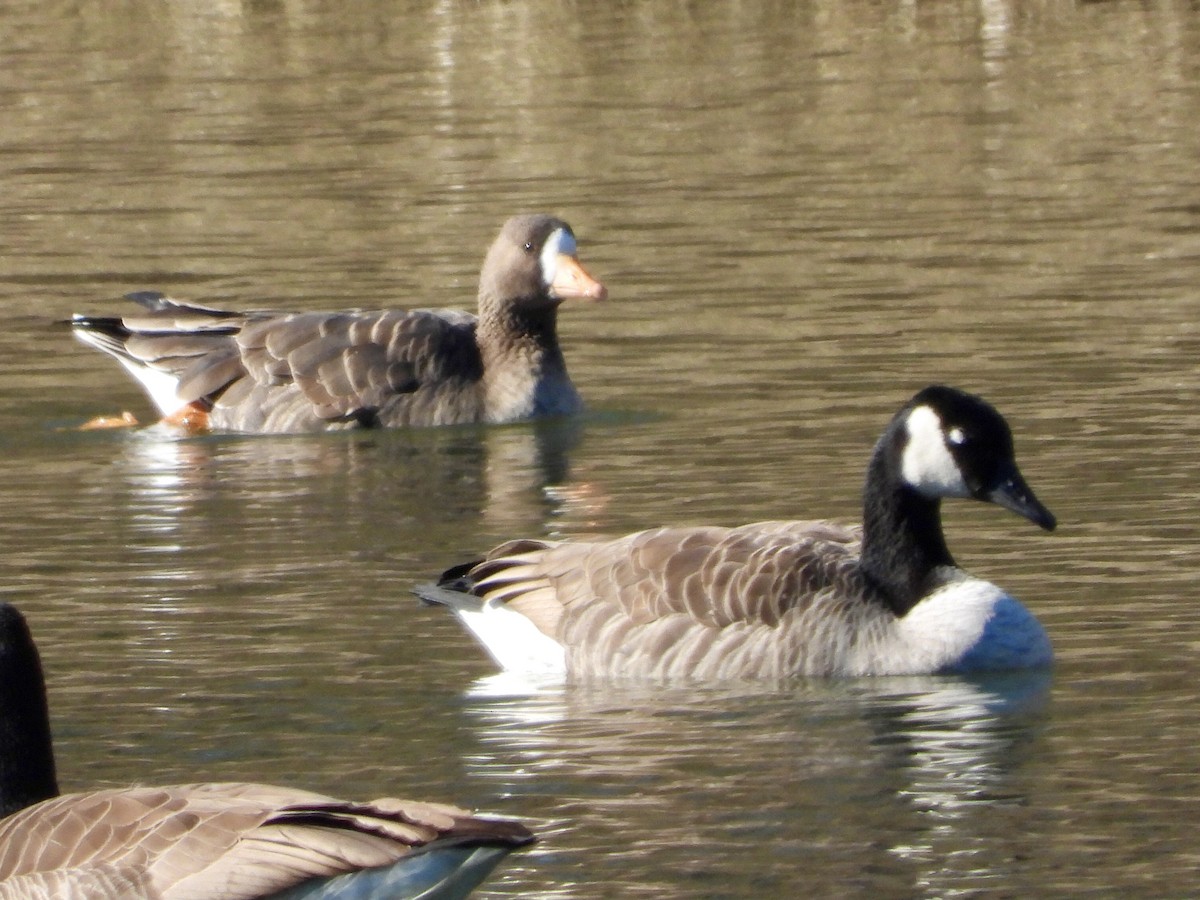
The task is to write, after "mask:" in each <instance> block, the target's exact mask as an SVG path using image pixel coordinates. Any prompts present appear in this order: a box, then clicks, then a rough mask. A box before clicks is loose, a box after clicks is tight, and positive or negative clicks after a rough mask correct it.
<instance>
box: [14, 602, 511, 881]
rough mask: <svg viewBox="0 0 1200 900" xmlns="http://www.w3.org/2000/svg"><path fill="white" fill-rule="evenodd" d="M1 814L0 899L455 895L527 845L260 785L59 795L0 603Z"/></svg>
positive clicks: (30, 673) (41, 697) (483, 822)
mask: <svg viewBox="0 0 1200 900" xmlns="http://www.w3.org/2000/svg"><path fill="white" fill-rule="evenodd" d="M0 814H3V815H4V816H5V818H4V819H2V820H0V900H18V898H20V900H34V898H80V900H84V898H86V900H151V898H153V900H183V898H187V900H208V898H212V900H217V898H220V900H238V898H260V897H285V896H286V897H287V898H291V900H299V898H308V900H315V898H325V900H332V898H334V897H343V898H350V897H353V898H363V900H366V898H384V897H387V898H399V897H421V898H433V897H438V898H447V897H464V896H466V895H467V894H468V893H469V892H470V891H471V889H472V888H473V887H475V886H476V885H477V884H479V883H480V882H481V881H483V879H484V878H486V877H487V875H488V873H489V872H490V871H491V870H492V868H493V867H494V866H495V865H496V864H497V863H498V862H499V861H500V859H501V858H502V857H503V856H505V855H506V854H508V853H509V852H511V851H512V850H514V849H516V848H517V847H521V846H524V845H526V844H528V843H530V842H531V841H532V840H533V836H532V835H531V834H530V833H529V831H528V830H527V829H526V828H525V827H524V826H523V825H521V824H520V823H519V822H515V821H511V820H504V819H489V818H483V817H480V816H474V815H471V814H470V813H468V812H466V811H464V810H461V809H457V808H455V807H452V806H445V805H442V804H436V803H422V802H417V801H409V800H394V799H383V800H372V801H370V802H367V803H354V802H350V801H346V800H337V799H334V798H332V797H325V796H322V795H320V794H313V793H309V792H308V791H302V790H294V789H291V788H283V787H273V786H270V785H262V784H191V785H179V786H173V787H134V788H124V789H109V790H100V791H92V792H90V793H85V794H64V795H59V793H58V786H57V780H56V776H55V768H54V755H53V748H52V745H51V741H50V724H49V714H48V710H47V703H46V689H45V683H44V681H43V677H42V669H41V662H40V660H39V658H38V652H37V648H36V646H35V645H34V642H33V638H32V636H31V635H30V633H29V628H28V626H27V625H26V623H25V620H24V618H23V617H22V616H21V614H20V613H19V612H18V611H17V610H16V609H15V608H14V607H12V606H11V605H9V604H7V603H6V604H0ZM280 892H287V893H286V894H282V893H280Z"/></svg>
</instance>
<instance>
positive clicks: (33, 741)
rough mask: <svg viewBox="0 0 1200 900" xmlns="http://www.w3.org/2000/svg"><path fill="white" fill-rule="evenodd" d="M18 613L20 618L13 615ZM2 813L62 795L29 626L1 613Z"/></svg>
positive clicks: (10, 613) (10, 612)
mask: <svg viewBox="0 0 1200 900" xmlns="http://www.w3.org/2000/svg"><path fill="white" fill-rule="evenodd" d="M14 616H17V618H15V619H14V618H13V617H14ZM0 618H3V619H6V620H7V621H4V622H2V623H0V628H2V630H3V633H2V634H0V817H4V816H9V815H11V814H12V813H14V812H17V811H18V810H21V809H24V808H25V807H27V806H32V805H33V804H35V803H39V802H41V801H42V800H48V799H49V798H51V797H56V796H58V781H57V779H56V777H55V769H54V747H53V744H52V743H51V738H50V712H49V709H48V708H47V703H46V684H45V680H44V679H43V677H42V666H41V662H40V660H39V659H38V655H37V648H36V647H35V646H34V644H33V638H32V636H30V634H29V629H28V627H27V626H26V625H25V622H24V620H23V619H20V618H19V614H17V613H16V612H15V610H12V608H11V607H9V608H7V609H4V610H2V611H0Z"/></svg>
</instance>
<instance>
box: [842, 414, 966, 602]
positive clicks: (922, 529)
mask: <svg viewBox="0 0 1200 900" xmlns="http://www.w3.org/2000/svg"><path fill="white" fill-rule="evenodd" d="M900 440H902V438H901V436H900V435H899V434H895V433H893V432H892V431H890V430H889V432H888V433H887V434H885V435H884V436H883V438H882V439H881V440H880V442H879V444H878V445H877V446H876V448H875V453H874V455H872V457H871V463H870V465H869V466H868V468H867V482H866V488H865V490H864V496H863V542H862V567H863V571H864V573H865V574H866V576H867V578H868V580H869V581H871V583H872V584H874V586H875V587H876V588H877V589H878V590H879V591H880V593H881V594H882V596H883V599H884V602H886V603H887V605H888V607H889V608H890V609H891V610H892V612H894V613H895V614H896V615H897V616H903V615H904V614H905V613H907V612H908V611H909V610H910V609H912V608H913V607H914V606H916V604H917V603H918V602H919V601H920V600H921V598H922V597H924V596H925V594H926V593H927V592H928V591H929V589H930V588H931V587H932V578H933V572H934V570H935V569H936V568H937V567H938V566H952V565H954V558H953V557H952V556H950V551H949V549H947V547H946V539H945V537H944V536H943V534H942V514H941V500H936V499H935V500H930V499H927V498H925V497H923V496H921V495H920V494H918V493H917V492H916V491H915V490H913V489H912V488H911V487H909V486H908V485H907V484H905V483H904V481H903V479H902V478H901V476H900V472H899V471H898V468H899V462H898V459H899V454H898V453H896V452H894V450H893V446H894V445H892V444H891V443H890V442H894V441H900Z"/></svg>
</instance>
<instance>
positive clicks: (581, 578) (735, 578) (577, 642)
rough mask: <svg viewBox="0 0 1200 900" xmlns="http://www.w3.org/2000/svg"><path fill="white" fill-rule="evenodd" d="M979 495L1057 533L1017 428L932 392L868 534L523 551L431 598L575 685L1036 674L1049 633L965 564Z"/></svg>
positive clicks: (439, 587)
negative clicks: (966, 508) (956, 536)
mask: <svg viewBox="0 0 1200 900" xmlns="http://www.w3.org/2000/svg"><path fill="white" fill-rule="evenodd" d="M945 497H973V498H975V499H979V500H985V501H988V502H992V503H997V504H999V505H1001V506H1004V507H1006V508H1008V509H1010V510H1013V511H1015V512H1017V513H1018V514H1020V515H1022V516H1024V517H1026V518H1028V519H1030V520H1031V521H1033V522H1035V523H1036V524H1038V525H1040V526H1041V527H1043V528H1045V529H1047V530H1050V529H1053V528H1054V525H1055V522H1054V517H1053V516H1052V515H1051V514H1050V512H1049V510H1047V509H1046V508H1045V507H1044V506H1042V504H1041V503H1039V502H1038V500H1037V499H1036V497H1035V496H1034V495H1033V493H1032V491H1031V490H1030V489H1029V488H1028V486H1027V485H1026V483H1025V481H1024V479H1023V478H1022V476H1021V474H1020V472H1019V470H1018V469H1017V466H1016V462H1015V460H1014V455H1013V445H1012V436H1011V433H1010V431H1009V429H1008V425H1007V423H1005V421H1004V419H1003V418H1002V417H1001V416H1000V414H999V413H997V412H996V411H995V410H994V409H993V408H992V407H991V406H989V405H988V404H987V403H985V402H984V401H983V400H981V399H979V398H978V397H974V396H972V395H970V394H966V393H963V392H962V391H958V390H956V389H953V388H948V387H943V386H933V387H930V388H926V389H925V390H923V391H921V392H920V393H918V394H917V395H916V396H915V397H913V398H912V400H910V401H909V402H908V403H907V404H905V406H904V407H903V408H901V410H900V411H899V412H898V413H897V414H896V415H895V417H894V418H893V419H892V421H891V423H890V424H889V426H888V428H887V430H886V431H885V432H884V434H883V437H882V438H881V439H880V441H879V442H878V444H877V445H876V447H875V450H874V453H873V454H872V457H871V461H870V464H869V466H868V471H867V478H866V486H865V489H864V522H863V525H862V526H861V527H855V528H847V527H843V526H840V525H835V524H832V523H829V522H824V521H797V522H759V523H755V524H750V525H744V526H741V527H739V528H722V527H708V526H705V527H689V528H659V529H654V530H650V531H642V532H638V533H636V534H631V535H628V536H626V537H623V538H619V539H617V540H611V541H590V542H575V541H567V542H553V541H541V540H518V541H513V542H510V543H508V544H504V545H502V546H500V547H497V548H496V549H495V550H493V551H492V552H490V553H489V554H488V555H487V557H486V558H485V559H484V560H482V561H480V562H475V563H469V564H466V565H463V566H458V567H456V568H454V569H451V570H449V571H447V572H446V573H445V574H444V575H443V577H442V579H441V581H440V582H439V583H438V584H436V585H427V586H423V587H421V588H419V589H418V594H419V595H420V596H421V597H422V598H423V599H425V600H426V601H428V602H432V603H437V604H441V605H444V606H448V607H450V608H451V609H452V610H453V611H454V612H455V613H456V614H457V615H458V617H459V619H460V620H461V621H462V622H463V624H464V625H465V626H466V627H467V628H468V629H469V630H470V631H471V632H472V633H473V634H474V636H475V637H476V638H477V639H478V640H479V641H480V642H481V643H482V644H483V645H484V647H485V648H486V649H487V650H488V651H489V653H490V654H491V655H492V656H493V658H494V659H495V660H496V661H497V663H498V664H499V665H500V666H501V667H502V668H505V669H510V670H516V671H523V672H526V673H528V674H534V675H541V676H546V675H556V676H566V677H571V678H597V677H599V678H629V677H633V678H672V679H676V678H697V679H723V678H775V677H785V676H792V675H811V676H861V675H901V674H928V673H939V672H968V671H981V670H1004V669H1020V668H1033V667H1040V666H1046V665H1049V664H1050V662H1051V660H1052V651H1051V647H1050V642H1049V639H1048V638H1047V636H1046V632H1045V630H1044V629H1043V628H1042V626H1041V624H1040V623H1039V622H1038V621H1037V619H1036V618H1035V617H1034V616H1033V615H1032V614H1031V613H1030V612H1029V611H1028V610H1027V609H1026V608H1025V607H1024V606H1023V605H1022V604H1021V603H1020V602H1019V601H1017V600H1016V599H1015V598H1013V597H1011V596H1009V595H1008V594H1007V593H1006V592H1005V591H1003V590H1002V589H1001V588H999V587H997V586H996V585H994V584H991V583H989V582H987V581H984V580H982V579H979V578H974V577H972V576H971V575H969V574H967V573H966V572H965V571H963V570H962V569H960V568H959V567H958V566H957V565H956V564H955V563H954V560H953V558H952V557H951V556H950V553H949V551H948V549H947V548H946V544H945V540H944V538H943V535H942V529H941V516H940V503H941V500H942V498H945Z"/></svg>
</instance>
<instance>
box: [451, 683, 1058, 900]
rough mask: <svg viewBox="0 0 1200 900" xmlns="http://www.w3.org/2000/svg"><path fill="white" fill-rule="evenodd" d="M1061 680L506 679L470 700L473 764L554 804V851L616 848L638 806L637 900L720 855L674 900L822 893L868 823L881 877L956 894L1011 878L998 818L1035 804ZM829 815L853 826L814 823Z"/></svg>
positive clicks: (475, 688) (499, 787)
mask: <svg viewBox="0 0 1200 900" xmlns="http://www.w3.org/2000/svg"><path fill="white" fill-rule="evenodd" d="M1050 678H1051V676H1050V674H1049V673H1048V672H1038V673H1019V674H1012V675H1004V676H999V677H991V678H987V679H959V678H936V677H913V678H886V679H878V680H873V681H869V682H864V681H855V682H845V683H837V682H804V683H798V684H781V685H774V686H768V687H765V688H764V687H763V686H753V685H738V686H730V687H721V688H713V687H702V686H692V687H688V688H683V687H680V688H676V687H670V686H661V685H660V686H627V685H607V686H594V685H593V686H563V685H554V684H548V683H547V684H539V683H537V682H531V681H528V680H525V679H519V678H514V677H513V676H511V675H506V674H502V675H495V676H489V677H486V678H482V679H479V680H477V681H476V682H474V683H473V684H472V685H471V686H470V688H469V689H468V690H467V691H466V694H465V698H464V702H465V706H466V712H467V714H468V716H470V717H471V718H472V719H473V720H474V721H475V722H476V723H477V729H478V741H479V746H480V750H479V752H478V753H476V754H474V755H473V756H471V757H470V758H469V760H468V767H469V771H470V772H471V774H472V775H473V776H475V777H477V778H479V779H481V780H484V781H487V782H489V783H490V784H491V786H492V790H493V791H494V792H495V793H496V794H498V795H501V796H512V795H516V796H527V797H528V796H531V795H532V796H536V797H538V798H539V799H538V802H537V804H530V805H531V806H535V808H537V807H539V806H540V807H541V808H544V809H545V810H546V811H547V818H546V823H545V824H546V828H547V830H548V832H549V834H550V835H551V837H550V839H549V840H550V846H551V851H553V849H554V842H555V838H554V837H553V835H555V834H558V835H563V836H564V837H562V838H561V841H562V843H564V844H567V845H570V846H573V847H576V848H578V847H580V846H581V845H582V846H587V847H591V848H592V849H594V850H599V849H600V848H601V847H603V844H604V835H605V833H606V831H607V829H608V828H611V829H613V830H614V831H619V830H620V829H621V827H622V826H621V823H622V821H624V820H625V819H627V817H628V815H629V811H630V809H631V808H634V807H636V808H637V810H638V812H637V817H638V820H639V821H640V822H641V826H640V828H641V831H642V833H641V836H640V841H641V844H640V851H639V853H640V855H641V856H642V857H643V859H642V862H641V864H640V865H637V866H634V867H633V868H634V870H635V871H627V873H626V878H627V879H628V878H632V879H633V880H632V881H629V880H627V881H626V882H625V883H626V884H627V885H628V886H629V887H630V888H631V889H632V890H634V891H638V890H643V889H647V888H649V887H650V886H652V885H653V884H654V881H653V877H654V876H653V874H652V873H653V872H654V871H655V870H656V869H658V870H667V869H671V868H673V867H675V866H680V865H682V866H685V867H686V866H687V865H688V860H689V859H690V860H693V861H692V864H693V865H694V864H695V863H694V855H695V848H696V847H697V846H704V847H706V848H707V849H706V850H705V858H706V860H707V862H706V869H705V871H704V872H703V873H700V874H699V875H698V878H699V881H698V882H697V884H693V885H692V888H685V887H682V886H681V885H683V884H686V883H687V879H683V880H682V881H681V882H677V883H676V884H675V885H674V886H673V887H672V888H671V889H670V890H669V891H668V893H669V894H672V893H673V894H675V895H679V896H686V895H687V891H688V890H692V889H697V885H704V884H708V883H709V882H711V884H713V885H716V884H720V883H722V880H723V879H725V880H727V879H732V878H739V877H740V878H752V879H754V881H755V882H756V883H760V884H763V885H766V886H768V887H769V886H770V885H778V886H779V887H780V888H783V887H785V886H789V885H790V886H791V887H793V888H794V887H795V886H796V885H798V884H799V883H800V879H801V875H800V868H801V867H802V868H803V870H804V879H805V882H804V883H805V884H806V886H807V887H808V888H809V889H810V890H812V891H813V894H812V895H814V896H816V895H820V894H821V892H820V891H819V890H818V889H817V885H819V884H820V883H821V881H822V879H829V880H830V882H831V884H832V883H834V882H836V881H837V880H838V878H839V877H840V873H841V870H840V864H839V861H838V860H839V857H840V856H841V855H842V853H843V852H844V851H845V848H846V846H847V845H850V844H856V843H857V842H859V841H861V839H862V835H863V833H864V832H863V828H864V827H866V828H867V829H868V831H867V833H870V834H873V836H874V841H875V842H876V844H877V846H876V847H875V850H874V853H875V854H877V856H878V861H877V864H878V865H880V866H885V867H892V868H895V867H896V866H900V867H902V868H903V869H904V870H907V872H908V875H907V877H908V879H910V880H911V883H912V884H914V885H916V886H918V887H919V888H920V892H921V893H926V892H927V893H928V894H930V895H934V896H945V895H946V894H948V893H954V892H956V891H959V890H971V889H974V888H978V887H979V886H980V885H984V884H988V883H991V882H993V881H994V880H995V879H998V878H1001V877H1004V876H1006V875H1008V874H1009V872H1008V870H1009V869H1010V868H1011V866H1012V865H1013V862H1012V860H1011V858H1010V856H1009V855H1008V853H1007V852H1006V851H1005V848H1003V846H998V845H997V842H996V839H995V831H994V817H995V815H996V810H997V809H1002V808H1020V807H1021V806H1022V805H1023V803H1024V800H1025V798H1024V796H1023V794H1022V788H1021V779H1020V768H1021V764H1022V761H1023V760H1024V759H1025V757H1026V755H1027V753H1028V752H1030V747H1031V745H1033V744H1035V743H1036V740H1037V737H1038V734H1039V731H1038V729H1039V723H1040V721H1041V713H1042V711H1043V709H1044V707H1045V704H1046V701H1047V698H1048V693H1049V686H1050ZM864 744H866V745H868V746H869V747H870V748H871V749H870V752H867V753H864V752H862V747H863V745H864ZM560 791H563V792H565V793H563V794H560V793H559V792H560ZM822 804H824V806H825V808H827V809H835V810H837V814H836V815H834V816H829V815H824V816H821V815H817V816H816V817H815V818H814V817H813V816H812V812H813V807H814V806H816V807H820V806H821V805H822ZM814 826H815V827H816V828H817V829H823V830H822V831H815V830H814ZM579 829H583V830H584V831H585V832H586V833H584V834H580V833H578V831H579ZM787 848H791V849H792V850H794V851H795V852H796V854H798V855H797V856H795V857H789V854H788V852H786V849H787ZM624 849H625V851H626V852H628V848H624ZM861 849H862V848H861V847H860V848H859V850H860V851H861ZM781 854H782V857H783V858H780V855H781ZM626 864H627V865H628V861H627V863H626ZM822 872H823V873H824V874H822ZM638 879H650V880H649V881H639V880H638ZM660 887H661V885H660ZM764 895H767V892H764Z"/></svg>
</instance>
